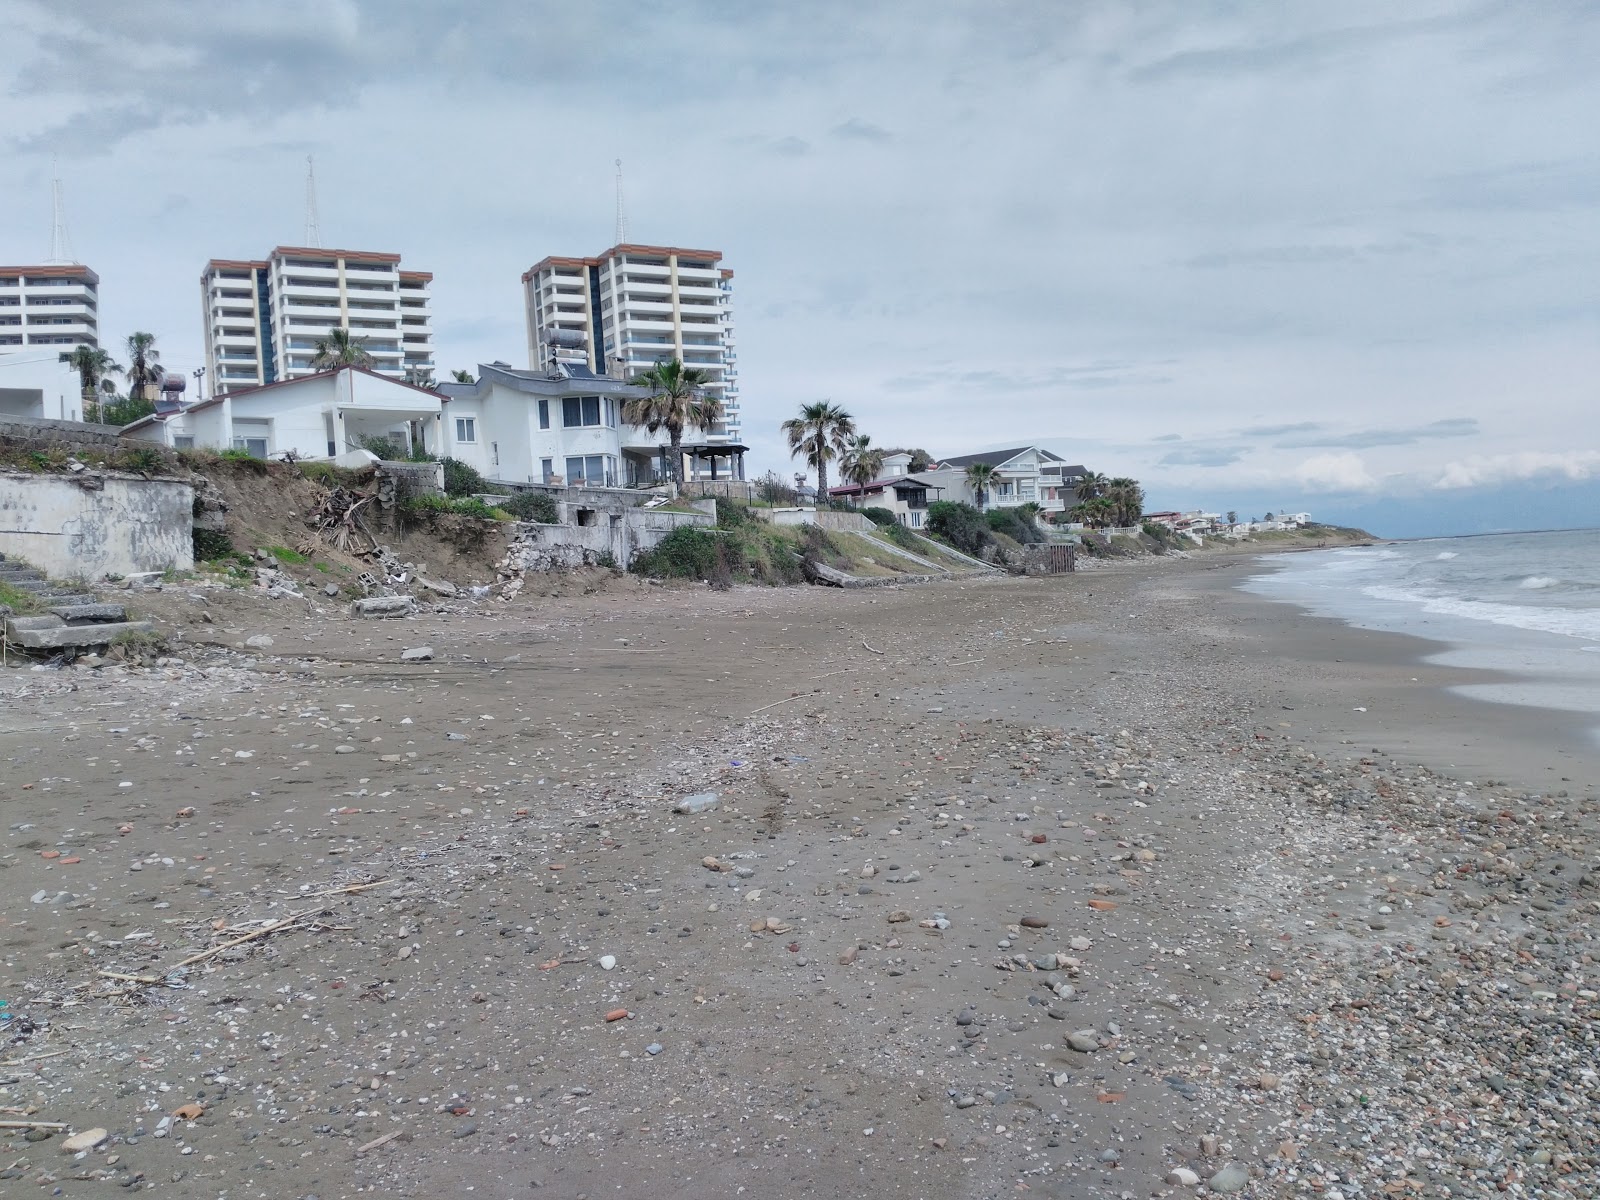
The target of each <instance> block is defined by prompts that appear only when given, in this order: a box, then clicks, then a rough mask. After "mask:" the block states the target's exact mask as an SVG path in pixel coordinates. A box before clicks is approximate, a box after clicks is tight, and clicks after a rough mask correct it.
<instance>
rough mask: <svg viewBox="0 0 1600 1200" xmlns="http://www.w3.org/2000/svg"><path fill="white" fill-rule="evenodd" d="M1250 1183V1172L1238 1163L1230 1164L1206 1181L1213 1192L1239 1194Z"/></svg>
mask: <svg viewBox="0 0 1600 1200" xmlns="http://www.w3.org/2000/svg"><path fill="white" fill-rule="evenodd" d="M1249 1182H1250V1172H1249V1171H1247V1170H1245V1168H1243V1167H1241V1166H1240V1165H1239V1164H1238V1163H1229V1164H1228V1165H1227V1166H1225V1167H1223V1168H1222V1170H1220V1171H1218V1172H1217V1173H1216V1174H1215V1175H1213V1176H1212V1177H1211V1178H1210V1179H1208V1180H1206V1186H1207V1187H1208V1188H1210V1189H1211V1190H1212V1191H1213V1192H1223V1193H1226V1192H1237V1191H1238V1190H1239V1189H1240V1188H1242V1187H1244V1185H1245V1184H1247V1183H1249Z"/></svg>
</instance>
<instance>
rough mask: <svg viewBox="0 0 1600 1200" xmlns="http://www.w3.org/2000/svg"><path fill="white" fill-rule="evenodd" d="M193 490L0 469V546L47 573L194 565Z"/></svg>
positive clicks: (120, 478) (79, 574)
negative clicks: (1, 471) (19, 472)
mask: <svg viewBox="0 0 1600 1200" xmlns="http://www.w3.org/2000/svg"><path fill="white" fill-rule="evenodd" d="M193 514H194V488H193V487H191V486H190V485H189V484H187V483H180V482H179V481H177V480H174V479H143V478H140V477H137V476H125V475H110V474H103V473H101V472H98V471H86V472H83V473H81V474H78V475H27V474H14V473H0V552H3V553H5V554H6V555H8V556H10V557H14V558H20V559H24V560H26V561H27V562H29V563H31V564H32V565H33V566H35V567H37V568H38V569H39V570H40V571H43V572H44V573H45V574H46V575H48V576H49V577H50V578H52V579H76V580H94V579H100V578H102V577H104V576H106V575H132V574H135V573H137V572H140V571H168V570H177V571H186V570H189V569H191V568H192V567H193V566H194V515H193Z"/></svg>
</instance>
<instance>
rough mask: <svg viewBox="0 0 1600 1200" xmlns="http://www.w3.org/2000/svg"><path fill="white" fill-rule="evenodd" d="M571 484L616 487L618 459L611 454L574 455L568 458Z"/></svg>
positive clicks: (568, 475) (568, 473)
mask: <svg viewBox="0 0 1600 1200" xmlns="http://www.w3.org/2000/svg"><path fill="white" fill-rule="evenodd" d="M567 483H568V485H569V486H583V485H587V486H589V487H616V486H617V460H616V459H615V458H614V457H613V456H612V455H609V454H590V455H587V456H578V455H574V456H573V457H571V458H569V459H567Z"/></svg>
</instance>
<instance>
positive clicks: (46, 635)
mask: <svg viewBox="0 0 1600 1200" xmlns="http://www.w3.org/2000/svg"><path fill="white" fill-rule="evenodd" d="M42 619H44V618H40V617H11V618H9V619H8V620H7V621H6V638H7V639H8V640H9V641H10V642H11V644H12V645H13V646H17V647H19V648H21V649H23V650H68V649H81V648H82V647H84V646H104V645H106V644H108V643H110V642H113V641H115V640H116V639H117V638H119V637H121V636H122V635H123V634H125V633H149V632H150V622H149V621H113V622H110V623H107V624H103V625H68V624H67V623H66V622H65V621H63V620H61V618H60V617H51V618H49V619H50V620H53V621H55V622H56V624H55V625H54V626H46V627H43V628H28V627H26V625H25V624H24V626H23V627H20V628H19V627H18V624H17V623H18V622H19V621H20V622H24V623H26V622H29V621H38V620H42Z"/></svg>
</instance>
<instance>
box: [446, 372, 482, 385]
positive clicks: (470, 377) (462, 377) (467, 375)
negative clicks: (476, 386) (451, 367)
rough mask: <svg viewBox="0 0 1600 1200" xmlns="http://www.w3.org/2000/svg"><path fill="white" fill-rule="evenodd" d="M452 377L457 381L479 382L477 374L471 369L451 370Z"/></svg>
mask: <svg viewBox="0 0 1600 1200" xmlns="http://www.w3.org/2000/svg"><path fill="white" fill-rule="evenodd" d="M450 378H452V379H454V380H455V381H456V382H457V383H477V382H478V377H477V376H476V375H474V374H473V373H472V372H471V371H459V370H458V371H451V372H450Z"/></svg>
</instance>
